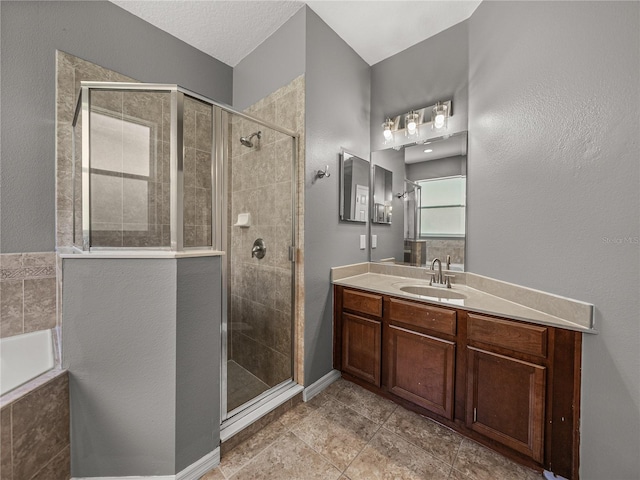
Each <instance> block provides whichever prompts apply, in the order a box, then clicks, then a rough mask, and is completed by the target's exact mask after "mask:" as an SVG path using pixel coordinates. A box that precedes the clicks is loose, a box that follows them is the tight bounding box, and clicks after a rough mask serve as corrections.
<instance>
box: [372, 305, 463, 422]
mask: <svg viewBox="0 0 640 480" xmlns="http://www.w3.org/2000/svg"><path fill="white" fill-rule="evenodd" d="M387 303H388V305H389V309H388V310H389V313H388V315H387V316H386V318H385V320H384V330H383V337H384V344H383V349H382V351H383V363H384V365H385V368H384V371H385V375H384V378H385V387H386V389H387V390H388V391H389V392H391V393H393V394H394V395H397V396H399V397H401V398H404V399H405V400H409V401H410V402H412V403H414V404H416V405H419V406H421V407H423V408H426V409H427V410H430V411H431V412H434V413H436V414H438V415H441V416H443V417H445V418H447V419H449V420H453V411H454V409H453V405H454V375H455V357H456V342H455V332H456V312H455V311H453V310H447V309H443V308H438V307H430V306H427V305H424V304H420V303H415V302H408V301H404V300H399V299H395V298H390V299H389V300H388V302H387Z"/></svg>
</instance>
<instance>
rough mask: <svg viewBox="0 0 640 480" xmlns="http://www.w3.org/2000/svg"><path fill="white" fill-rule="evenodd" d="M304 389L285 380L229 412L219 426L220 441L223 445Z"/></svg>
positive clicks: (291, 381)
mask: <svg viewBox="0 0 640 480" xmlns="http://www.w3.org/2000/svg"><path fill="white" fill-rule="evenodd" d="M302 390H304V387H303V386H302V385H298V384H297V383H296V382H294V381H293V380H286V381H284V382H282V383H280V384H279V385H276V386H275V387H272V388H271V389H270V390H268V391H267V392H265V393H263V394H262V395H260V396H259V397H257V398H256V399H255V401H254V402H251V404H247V405H242V406H240V407H238V408H237V409H235V410H233V411H231V412H229V417H228V418H227V419H226V420H225V421H223V422H222V424H221V425H220V441H221V442H222V443H224V442H225V441H227V440H228V439H230V438H231V437H233V436H234V435H235V434H237V433H238V432H241V431H242V430H244V429H245V428H246V427H248V426H249V425H251V424H252V423H254V422H256V421H257V420H260V419H261V418H262V417H264V416H265V415H267V414H268V413H269V412H271V411H273V410H275V409H276V408H277V407H279V406H280V405H282V404H283V403H285V402H286V401H287V400H289V399H291V398H293V397H295V396H296V395H297V394H299V393H300V392H302Z"/></svg>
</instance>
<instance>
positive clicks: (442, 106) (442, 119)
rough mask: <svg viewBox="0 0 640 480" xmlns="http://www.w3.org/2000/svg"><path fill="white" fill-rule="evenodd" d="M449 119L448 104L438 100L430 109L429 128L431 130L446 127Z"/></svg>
mask: <svg viewBox="0 0 640 480" xmlns="http://www.w3.org/2000/svg"><path fill="white" fill-rule="evenodd" d="M448 119H449V106H448V105H447V104H446V103H443V102H438V103H436V104H435V106H434V107H433V109H432V110H431V128H432V129H433V130H440V129H442V128H447V121H448Z"/></svg>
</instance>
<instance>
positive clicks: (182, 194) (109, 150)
mask: <svg viewBox="0 0 640 480" xmlns="http://www.w3.org/2000/svg"><path fill="white" fill-rule="evenodd" d="M73 143H74V156H73V179H72V181H73V241H74V246H75V248H76V249H78V250H80V251H82V252H84V253H89V254H90V253H92V252H97V251H99V252H100V253H101V254H109V253H117V252H122V250H123V249H126V250H127V251H132V252H133V253H134V254H135V253H137V254H140V255H148V254H150V253H153V252H158V253H159V254H160V252H162V254H167V255H171V254H175V255H191V256H196V255H212V254H216V253H219V252H224V254H226V261H225V262H223V265H224V268H223V292H222V298H223V305H222V317H223V322H222V331H221V351H222V362H221V364H222V371H221V383H222V385H221V402H220V403H221V418H222V421H223V424H224V423H225V422H228V423H232V422H234V421H236V420H237V419H238V418H241V417H242V415H244V414H246V412H248V411H251V410H252V409H254V410H255V409H257V408H260V405H263V404H264V403H265V401H267V400H268V399H270V398H272V397H273V396H275V395H278V393H281V392H283V391H285V390H286V389H288V388H291V387H292V386H295V385H296V384H295V382H294V379H293V358H294V356H293V345H294V342H293V335H294V330H293V324H294V322H293V312H294V285H295V279H294V268H293V267H294V265H293V260H294V252H295V238H296V237H295V232H296V227H297V226H296V217H295V199H296V191H295V189H296V175H297V172H296V165H297V162H296V153H297V146H298V136H297V134H296V133H295V132H292V131H290V130H287V129H285V128H281V127H279V126H277V125H273V124H270V123H268V122H264V121H262V120H259V119H257V118H253V117H251V116H249V115H246V114H244V113H241V112H237V111H234V110H233V109H231V108H230V107H228V106H225V105H222V104H219V103H217V102H215V101H213V100H210V99H208V98H206V97H203V96H201V95H198V94H196V93H193V92H190V91H188V90H185V89H183V88H181V87H179V86H176V85H164V84H142V83H113V82H82V84H81V92H80V96H79V99H78V103H77V106H76V112H75V118H74V122H73Z"/></svg>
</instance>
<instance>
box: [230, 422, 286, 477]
mask: <svg viewBox="0 0 640 480" xmlns="http://www.w3.org/2000/svg"><path fill="white" fill-rule="evenodd" d="M275 422H280V419H279V418H277V419H276V420H274V421H273V422H271V423H269V424H267V425H265V426H264V427H262V428H261V429H260V430H258V431H257V432H256V433H254V434H253V435H251V436H250V437H249V438H247V439H246V440H245V441H244V442H242V443H240V444H238V445H236V446H235V447H234V448H232V449H231V450H230V452H232V451H233V450H235V449H236V448H238V447H239V446H240V445H242V444H244V443H246V442H248V441H249V440H250V439H251V438H253V437H255V436H256V435H257V434H258V433H260V432H261V431H263V430H264V429H265V428H266V427H268V426H270V425H272V424H274V423H275ZM280 438H282V437H277V438H275V439H274V440H273V441H272V442H269V443H268V444H267V445H265V447H264V448H262V449H260V450H259V451H258V453H257V454H256V455H255V456H254V457H253V458H251V459H250V460H249V461H248V462H246V463H245V464H244V465H242V466H241V467H240V468H238V469H237V470H236V471H235V472H233V473H232V474H230V475H229V476H227V475H226V474H225V473H224V472H223V471H222V468H220V465H222V461H221V462H220V464H219V465H218V467H219V469H220V472H222V474H223V475H224V476H225V478H231V477H233V476H234V475H235V474H237V473H238V472H239V471H240V470H242V469H243V468H245V467H246V466H247V465H249V464H251V463H253V461H254V460H255V459H256V458H258V457H259V456H260V455H262V454H263V453H264V452H265V451H266V450H267V449H268V448H269V447H271V446H272V445H273V444H274V443H276V442H277V441H278V440H280ZM230 452H229V453H230Z"/></svg>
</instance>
